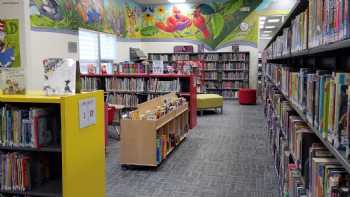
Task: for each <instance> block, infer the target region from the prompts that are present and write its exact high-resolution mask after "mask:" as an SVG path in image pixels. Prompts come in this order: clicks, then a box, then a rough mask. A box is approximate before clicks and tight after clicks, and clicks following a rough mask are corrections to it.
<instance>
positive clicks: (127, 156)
mask: <svg viewBox="0 0 350 197" xmlns="http://www.w3.org/2000/svg"><path fill="white" fill-rule="evenodd" d="M188 118H189V111H188V103H187V101H186V99H184V98H178V97H177V96H176V94H175V93H170V94H167V95H164V96H160V97H157V98H155V99H152V100H150V101H147V102H145V103H142V104H139V105H138V109H137V110H135V111H132V112H130V117H129V118H127V119H123V120H122V121H121V129H122V132H121V152H120V153H121V155H120V158H121V159H120V161H121V164H122V165H136V166H158V165H160V164H161V162H162V161H163V160H164V159H166V158H167V157H168V155H169V154H170V153H171V152H172V151H173V150H174V149H175V148H176V147H177V146H178V145H180V143H181V142H182V141H183V140H184V139H185V138H186V135H187V132H188V130H189V124H188V122H189V121H188Z"/></svg>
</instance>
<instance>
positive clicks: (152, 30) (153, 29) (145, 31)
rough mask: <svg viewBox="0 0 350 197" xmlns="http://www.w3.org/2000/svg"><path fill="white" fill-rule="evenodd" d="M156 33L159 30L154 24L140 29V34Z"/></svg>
mask: <svg viewBox="0 0 350 197" xmlns="http://www.w3.org/2000/svg"><path fill="white" fill-rule="evenodd" d="M157 33H159V30H158V29H157V28H156V27H154V26H148V27H145V28H143V29H141V34H142V35H143V36H154V35H155V34H157Z"/></svg>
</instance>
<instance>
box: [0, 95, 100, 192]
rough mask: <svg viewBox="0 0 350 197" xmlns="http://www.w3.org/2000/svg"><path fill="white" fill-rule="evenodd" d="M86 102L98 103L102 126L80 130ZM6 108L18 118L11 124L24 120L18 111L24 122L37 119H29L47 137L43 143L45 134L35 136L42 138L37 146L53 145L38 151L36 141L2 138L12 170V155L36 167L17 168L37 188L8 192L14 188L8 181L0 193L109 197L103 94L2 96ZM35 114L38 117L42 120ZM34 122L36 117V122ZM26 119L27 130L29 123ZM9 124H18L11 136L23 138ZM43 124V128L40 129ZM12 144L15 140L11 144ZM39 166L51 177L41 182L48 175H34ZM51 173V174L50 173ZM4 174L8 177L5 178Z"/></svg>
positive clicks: (2, 149) (98, 118) (98, 120)
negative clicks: (81, 106)
mask: <svg viewBox="0 0 350 197" xmlns="http://www.w3.org/2000/svg"><path fill="white" fill-rule="evenodd" d="M84 99H95V100H96V123H95V124H93V125H91V126H89V127H86V128H80V125H79V101H81V100H84ZM0 106H1V110H2V111H3V112H6V113H7V114H9V113H12V114H13V116H3V118H6V120H8V121H9V119H10V118H12V117H13V118H15V117H18V116H15V114H17V113H18V112H20V113H21V115H22V116H20V117H21V118H24V117H25V114H26V112H27V111H28V112H29V113H30V114H33V116H29V121H33V122H32V123H31V124H32V125H34V127H33V128H38V130H36V129H35V131H38V132H39V134H40V132H46V134H45V135H44V136H46V138H42V135H41V134H40V135H37V134H35V133H36V132H34V133H33V134H34V135H33V136H38V138H37V142H39V143H43V141H45V142H46V141H47V142H46V143H47V144H41V145H40V146H35V145H33V144H32V145H29V144H28V143H29V142H30V141H26V142H24V141H20V143H19V142H18V141H17V142H16V137H15V138H9V135H5V136H6V138H2V140H1V146H0V150H1V152H2V156H1V157H2V159H4V158H6V159H8V161H9V162H10V161H11V162H10V163H11V165H12V166H14V168H15V167H16V166H15V162H14V161H15V160H13V161H12V160H10V159H14V158H11V157H10V156H12V155H13V156H15V155H17V156H18V157H17V158H16V159H17V160H16V161H17V162H22V165H21V166H25V165H26V166H29V165H30V168H28V170H23V169H22V168H20V167H21V166H17V167H16V168H17V169H18V172H22V173H24V174H22V178H23V179H24V180H28V181H29V182H31V188H30V187H28V188H26V189H25V190H24V189H23V190H20V189H19V188H18V187H17V188H15V187H14V188H12V189H9V188H6V187H7V186H9V182H7V183H6V182H5V183H6V184H5V185H2V188H1V190H0V194H1V195H6V196H7V195H14V196H18V195H20V196H47V197H54V196H57V197H58V196H63V197H73V196H87V195H93V196H104V195H105V148H104V134H103V132H100V131H103V128H104V120H103V119H104V115H103V114H104V111H103V108H104V101H103V92H102V91H95V92H90V93H83V94H76V95H72V96H49V97H48V96H40V95H0ZM34 110H37V111H36V112H38V113H35V112H34ZM39 112H40V113H39ZM35 114H38V116H36V115H35ZM39 114H41V115H39ZM30 117H35V118H34V119H31V118H30ZM36 118H38V119H36ZM13 120H18V119H13ZM22 120H23V125H24V123H25V122H27V121H26V120H24V119H22ZM8 121H7V125H8V126H9V125H12V127H11V128H12V129H10V130H6V131H7V132H9V131H11V133H13V136H17V135H16V128H18V126H16V125H17V124H9V122H8ZM36 121H38V122H36ZM37 124H38V125H39V124H40V125H41V126H40V127H36V126H35V125H37ZM6 128H7V127H6ZM44 128H46V129H44ZM8 129H9V128H8ZM40 129H41V130H40ZM29 131H31V132H33V130H25V132H29ZM49 131H51V132H50V135H48V134H49V133H48V132H49ZM1 133H2V137H4V135H3V134H4V128H2V130H1ZM42 134H43V133H42ZM49 136H51V137H49ZM5 139H6V140H5ZM21 139H22V140H23V139H24V138H21ZM31 139H32V140H33V139H36V138H35V137H33V138H31ZM48 139H50V140H48ZM11 140H13V141H12V142H11ZM31 142H33V141H31ZM77 144H79V146H77ZM27 159H28V160H27ZM25 163H26V164H25ZM28 164H29V165H28ZM39 165H40V166H41V167H40V169H42V168H44V169H47V170H48V171H46V173H45V177H41V176H43V174H40V173H39V174H37V173H38V172H37V171H36V170H34V168H36V167H37V166H39ZM20 169H22V170H20ZM25 169H27V168H25ZM5 172H6V171H5ZM48 172H49V174H47V173H48ZM4 174H6V173H3V174H2V175H4ZM39 175H41V176H39ZM24 177H27V178H24ZM39 180H40V181H39ZM25 182H26V181H25ZM6 185H7V186H6ZM24 185H27V184H26V183H25V184H24ZM24 185H22V187H23V186H24ZM5 186H6V187H5ZM13 186H15V185H13Z"/></svg>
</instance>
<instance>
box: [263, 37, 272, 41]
mask: <svg viewBox="0 0 350 197" xmlns="http://www.w3.org/2000/svg"><path fill="white" fill-rule="evenodd" d="M271 38H272V37H261V38H260V39H261V40H271Z"/></svg>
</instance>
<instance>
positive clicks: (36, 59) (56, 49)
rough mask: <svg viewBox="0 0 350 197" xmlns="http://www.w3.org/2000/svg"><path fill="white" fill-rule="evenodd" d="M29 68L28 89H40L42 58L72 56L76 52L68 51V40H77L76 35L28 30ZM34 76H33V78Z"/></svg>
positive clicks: (42, 80)
mask: <svg viewBox="0 0 350 197" xmlns="http://www.w3.org/2000/svg"><path fill="white" fill-rule="evenodd" d="M30 34H31V35H30V38H31V39H30V63H31V66H30V70H29V73H32V74H31V76H30V77H29V79H31V80H30V81H28V84H27V88H28V89H29V90H40V89H41V88H42V86H43V82H44V68H43V64H42V62H43V60H44V59H47V58H73V59H75V60H78V59H79V57H78V53H69V52H68V42H76V43H77V42H78V36H77V35H72V34H62V33H53V32H39V31H31V32H30ZM33 75H34V76H33ZM33 77H34V78H33Z"/></svg>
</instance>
